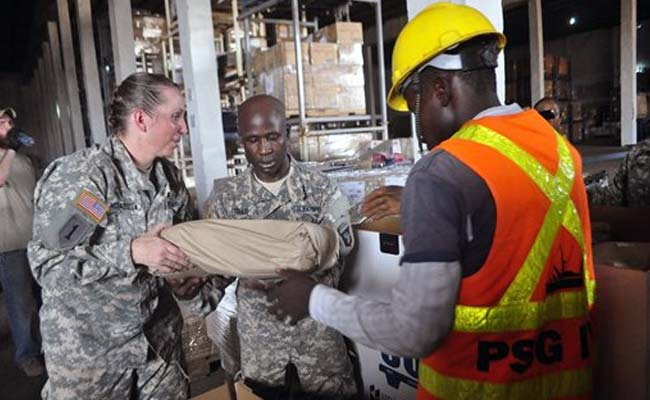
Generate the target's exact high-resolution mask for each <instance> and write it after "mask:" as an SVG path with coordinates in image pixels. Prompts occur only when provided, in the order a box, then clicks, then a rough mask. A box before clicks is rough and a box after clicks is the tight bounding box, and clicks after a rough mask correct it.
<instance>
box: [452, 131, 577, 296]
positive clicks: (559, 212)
mask: <svg viewBox="0 0 650 400" xmlns="http://www.w3.org/2000/svg"><path fill="white" fill-rule="evenodd" d="M454 138H455V139H463V140H470V141H473V142H477V143H480V144H482V145H484V146H488V147H490V148H492V149H494V150H496V151H497V152H499V153H501V154H502V155H503V156H505V157H506V158H507V159H509V160H510V161H512V162H513V163H515V164H516V165H517V166H518V167H519V168H520V169H521V170H522V171H523V172H524V173H526V175H528V177H529V178H530V179H531V180H532V181H533V182H535V184H536V185H537V187H539V189H540V190H541V191H542V192H543V193H544V194H545V195H546V197H548V199H549V200H550V201H551V205H550V207H549V209H548V211H547V212H546V217H545V218H544V222H543V224H542V227H541V229H540V230H539V233H538V234H537V237H536V238H535V241H534V243H533V246H532V248H531V250H530V251H529V252H528V255H527V257H526V260H525V261H524V264H523V265H522V267H521V268H520V270H519V272H518V274H517V276H516V277H515V279H514V280H513V282H512V283H511V284H510V286H509V287H508V289H507V291H506V293H505V294H504V295H503V297H502V298H501V300H500V302H499V304H500V305H503V304H509V303H515V302H524V301H528V300H529V299H530V297H531V296H532V293H533V291H534V290H535V287H537V283H538V282H539V278H540V276H541V274H542V272H543V271H544V265H545V264H546V259H547V258H548V255H549V253H550V251H551V247H552V246H553V242H554V241H555V237H556V236H557V231H558V229H559V228H560V225H561V224H562V221H563V219H564V216H565V214H566V211H567V210H566V205H567V202H570V194H571V187H572V186H573V178H574V175H575V172H574V170H573V160H572V159H571V154H570V153H569V148H568V146H567V145H566V143H565V142H564V140H562V139H561V138H559V137H558V138H557V144H558V146H557V147H558V153H559V158H560V162H559V166H558V171H557V174H556V175H555V176H553V175H551V174H550V173H549V172H548V171H547V170H546V168H544V166H543V165H542V164H541V163H540V162H539V161H537V160H536V159H535V158H534V157H533V156H531V155H530V154H529V153H527V152H526V151H524V150H523V149H522V148H520V147H519V146H518V145H516V144H515V143H514V142H513V141H511V140H510V139H508V138H507V137H505V136H503V135H500V134H499V133H497V132H495V131H493V130H491V129H488V128H486V127H484V126H481V125H470V126H469V127H467V128H464V129H462V130H461V131H459V132H458V133H457V134H456V135H454Z"/></svg>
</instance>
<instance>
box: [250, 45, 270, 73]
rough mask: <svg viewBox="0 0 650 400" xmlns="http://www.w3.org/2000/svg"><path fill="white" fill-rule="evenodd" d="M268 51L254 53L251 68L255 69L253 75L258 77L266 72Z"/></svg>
mask: <svg viewBox="0 0 650 400" xmlns="http://www.w3.org/2000/svg"><path fill="white" fill-rule="evenodd" d="M268 53H269V52H268V51H265V50H258V51H255V52H253V57H252V58H253V61H252V63H251V68H252V69H253V74H254V75H258V74H260V73H262V72H264V71H265V70H266V65H267V60H266V59H267V57H268Z"/></svg>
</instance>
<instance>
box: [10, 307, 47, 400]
mask: <svg viewBox="0 0 650 400" xmlns="http://www.w3.org/2000/svg"><path fill="white" fill-rule="evenodd" d="M14 354H15V348H14V344H13V342H12V340H11V333H10V332H9V320H8V318H7V309H6V307H5V302H4V298H3V297H2V295H0V400H36V399H40V398H41V396H40V392H41V388H42V387H43V384H44V383H45V376H40V377H36V378H29V377H27V376H26V375H25V374H23V372H22V371H21V370H20V369H18V367H17V366H16V364H15V363H14Z"/></svg>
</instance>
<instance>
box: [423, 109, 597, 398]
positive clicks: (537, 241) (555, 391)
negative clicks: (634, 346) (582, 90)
mask: <svg viewBox="0 0 650 400" xmlns="http://www.w3.org/2000/svg"><path fill="white" fill-rule="evenodd" d="M439 147H440V148H442V149H444V150H445V151H447V152H449V153H450V154H452V155H453V156H454V157H456V158H458V159H459V160H460V161H462V162H463V163H464V164H465V165H467V166H468V167H469V168H471V169H472V170H473V171H474V172H476V173H477V174H478V175H479V176H481V178H483V180H484V181H485V183H486V184H487V186H488V188H489V189H490V192H491V194H492V196H493V198H494V202H495V205H496V228H495V232H494V238H493V242H492V247H491V249H490V252H489V254H488V256H487V258H486V260H485V263H484V264H483V266H482V267H481V269H480V270H479V271H478V272H476V273H475V274H473V275H471V276H468V277H466V278H464V279H463V280H462V281H461V286H460V292H459V297H458V300H457V304H456V310H455V321H454V325H453V328H452V330H451V332H450V333H449V335H448V336H447V337H446V338H445V339H444V341H443V342H442V344H441V345H440V347H439V348H438V349H437V350H435V351H434V352H433V353H432V354H431V355H430V356H428V357H426V358H424V359H422V360H421V361H420V366H419V388H418V397H417V398H418V399H482V400H485V399H526V400H531V399H586V398H590V397H591V364H592V358H593V354H592V346H591V327H590V325H589V320H590V318H589V314H590V311H591V307H592V305H593V302H594V288H595V280H594V271H593V263H592V258H591V245H590V243H591V229H590V223H589V210H588V208H587V198H586V193H585V187H584V183H583V180H582V171H581V169H582V168H581V161H580V156H579V155H578V153H577V152H576V150H575V149H574V148H573V147H572V146H571V145H570V144H569V143H568V142H567V141H566V140H565V139H564V138H563V137H561V136H560V135H559V134H557V133H556V132H555V131H553V129H552V128H551V127H550V125H548V124H547V123H546V122H545V121H544V120H543V119H542V118H541V117H540V116H539V115H538V114H537V113H536V112H535V111H526V112H522V113H518V114H514V115H507V116H498V117H485V118H481V119H478V120H473V121H471V122H469V123H467V124H466V125H464V126H463V128H461V130H460V131H459V132H457V133H456V134H455V135H454V136H453V137H451V138H450V139H449V140H447V141H445V142H443V143H442V144H441V145H440V146H439Z"/></svg>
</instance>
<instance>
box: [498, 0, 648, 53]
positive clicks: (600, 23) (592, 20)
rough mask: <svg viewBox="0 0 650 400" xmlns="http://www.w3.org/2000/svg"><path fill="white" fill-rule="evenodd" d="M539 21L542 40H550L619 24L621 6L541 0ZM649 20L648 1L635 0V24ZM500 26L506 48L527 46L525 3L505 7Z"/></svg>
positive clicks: (606, 1)
mask: <svg viewBox="0 0 650 400" xmlns="http://www.w3.org/2000/svg"><path fill="white" fill-rule="evenodd" d="M542 18H543V27H544V40H553V39H557V38H560V37H564V36H568V35H571V34H574V33H580V32H587V31H592V30H596V29H605V28H612V27H614V26H617V25H619V23H620V19H621V3H620V1H619V0H543V1H542ZM572 18H573V20H572ZM649 18H650V1H649V0H637V21H643V20H647V19H649ZM572 22H573V23H572ZM504 27H505V29H504V30H505V34H506V36H507V37H508V44H509V45H521V44H526V43H528V36H529V32H528V5H527V2H523V3H518V4H514V5H513V6H511V7H508V8H506V10H505V12H504Z"/></svg>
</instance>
